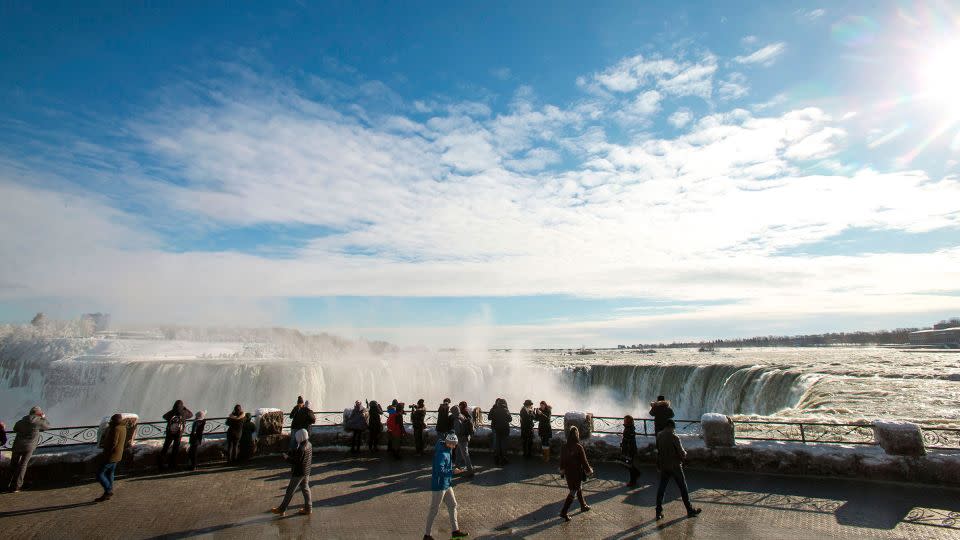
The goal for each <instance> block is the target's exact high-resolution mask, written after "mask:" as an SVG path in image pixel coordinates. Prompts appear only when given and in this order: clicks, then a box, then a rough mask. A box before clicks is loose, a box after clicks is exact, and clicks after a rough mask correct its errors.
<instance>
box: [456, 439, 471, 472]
mask: <svg viewBox="0 0 960 540" xmlns="http://www.w3.org/2000/svg"><path fill="white" fill-rule="evenodd" d="M457 461H458V462H460V463H462V464H463V466H464V467H466V468H467V472H473V463H472V462H471V461H470V436H469V435H467V436H465V437H464V438H463V439H461V440H460V442H459V443H457Z"/></svg>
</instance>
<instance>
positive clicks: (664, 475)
mask: <svg viewBox="0 0 960 540" xmlns="http://www.w3.org/2000/svg"><path fill="white" fill-rule="evenodd" d="M671 478H673V481H674V482H676V484H677V487H678V488H680V498H681V499H683V505H684V506H686V507H687V512H689V511H691V510H693V506H691V505H690V494H689V493H688V492H687V479H686V478H685V477H684V476H683V469H682V468H677V469H676V470H672V471H660V485H659V486H657V513H658V514H660V513H662V512H663V493H664V492H665V491H666V490H667V484H668V483H669V482H670V479H671Z"/></svg>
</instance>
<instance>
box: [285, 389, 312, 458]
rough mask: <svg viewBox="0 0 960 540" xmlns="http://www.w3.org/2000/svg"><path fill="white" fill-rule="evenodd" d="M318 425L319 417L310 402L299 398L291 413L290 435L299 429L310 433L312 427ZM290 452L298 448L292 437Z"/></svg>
mask: <svg viewBox="0 0 960 540" xmlns="http://www.w3.org/2000/svg"><path fill="white" fill-rule="evenodd" d="M315 423H317V415H316V414H315V413H314V412H313V409H311V408H310V402H309V401H303V396H297V404H296V405H295V406H294V407H293V410H291V411H290V433H291V434H293V433H294V432H296V431H297V430H299V429H305V430H307V434H309V433H310V426H312V425H313V424H315ZM289 445H290V450H293V449H294V448H296V447H297V441H296V440H294V438H293V436H292V435H291V437H290V443H289Z"/></svg>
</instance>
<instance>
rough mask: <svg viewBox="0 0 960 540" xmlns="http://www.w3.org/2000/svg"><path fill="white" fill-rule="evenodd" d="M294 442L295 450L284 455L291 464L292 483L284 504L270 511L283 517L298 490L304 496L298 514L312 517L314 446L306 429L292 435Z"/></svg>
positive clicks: (288, 488)
mask: <svg viewBox="0 0 960 540" xmlns="http://www.w3.org/2000/svg"><path fill="white" fill-rule="evenodd" d="M290 438H291V439H293V441H294V443H295V444H294V450H293V452H290V454H286V453H285V454H283V457H284V459H286V460H287V462H289V463H290V483H289V484H287V492H286V494H285V495H284V496H283V502H281V503H280V506H277V507H276V508H271V509H270V511H271V512H273V513H274V514H278V515H281V516H282V515H283V513H284V512H286V511H287V506H288V505H289V504H290V500H291V499H293V494H294V492H296V491H297V490H298V489H299V490H300V493H302V494H303V508H302V509H300V511H299V512H298V513H299V514H302V515H310V513H311V512H312V511H313V504H312V501H311V496H310V469H311V468H312V467H313V446H312V445H311V444H310V434H309V433H307V430H305V429H298V430H297V431H294V432H293V434H291V435H290Z"/></svg>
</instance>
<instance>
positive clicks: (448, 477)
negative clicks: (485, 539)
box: [423, 433, 469, 540]
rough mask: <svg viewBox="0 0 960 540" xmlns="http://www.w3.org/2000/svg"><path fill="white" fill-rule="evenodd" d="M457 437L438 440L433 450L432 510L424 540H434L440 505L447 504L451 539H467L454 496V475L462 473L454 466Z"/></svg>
mask: <svg viewBox="0 0 960 540" xmlns="http://www.w3.org/2000/svg"><path fill="white" fill-rule="evenodd" d="M458 442H459V441H458V439H457V436H456V435H454V434H453V433H448V434H447V435H446V437H444V438H442V439H441V438H438V439H437V444H436V446H435V447H434V449H433V471H432V473H431V475H430V492H431V494H432V495H431V497H430V510H429V511H428V512H427V527H426V530H425V531H424V533H423V540H433V536H432V535H433V522H434V521H436V519H437V514H439V513H440V504H441V503H446V505H447V511H448V512H449V513H450V529H451V530H452V531H453V532H451V533H450V537H451V538H466V537H467V536H469V535H468V534H467V533H465V532H463V531H461V530H460V524H459V523H458V519H457V497H456V496H455V495H454V494H453V475H454V474H455V473H460V472H461V471H460V469H457V468H455V467H454V466H453V449H454V448H456V447H457V444H458Z"/></svg>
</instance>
